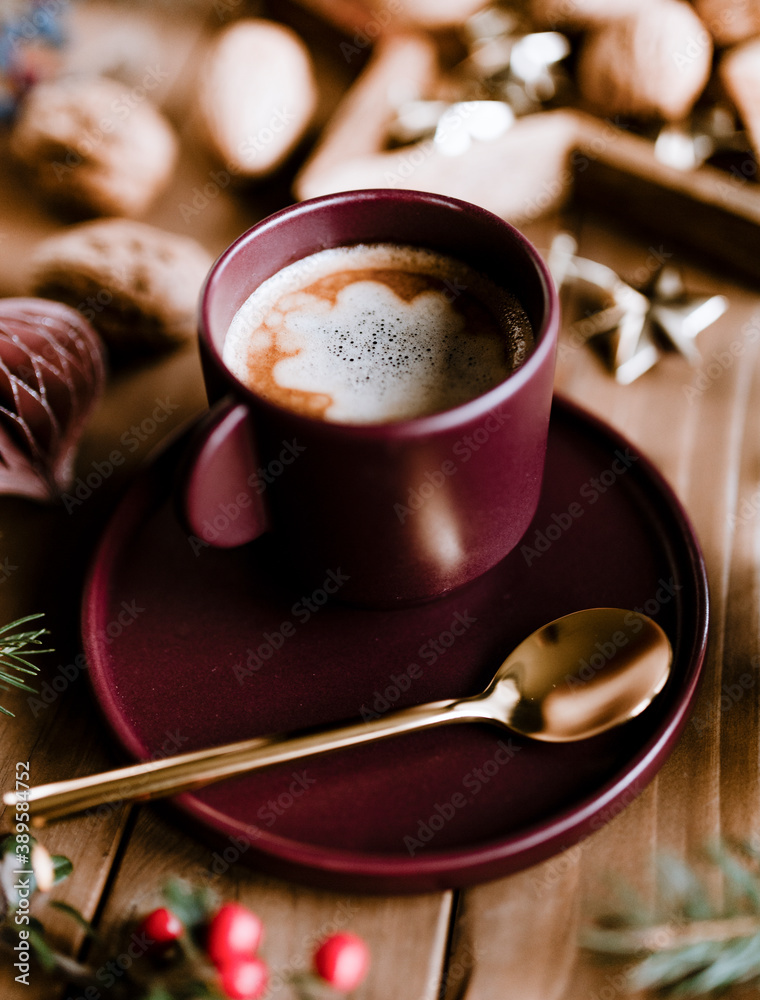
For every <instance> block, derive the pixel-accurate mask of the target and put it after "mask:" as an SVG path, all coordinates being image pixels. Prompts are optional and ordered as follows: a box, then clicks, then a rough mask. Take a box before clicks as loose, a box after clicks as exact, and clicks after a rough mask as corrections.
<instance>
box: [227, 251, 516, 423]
mask: <svg viewBox="0 0 760 1000" xmlns="http://www.w3.org/2000/svg"><path fill="white" fill-rule="evenodd" d="M359 272H361V273H359ZM531 343H532V338H531V332H530V325H529V322H528V320H527V317H526V316H525V314H524V312H523V310H522V307H521V306H520V305H519V303H518V302H517V300H516V299H515V298H514V296H512V295H510V294H509V293H507V292H505V291H503V290H502V289H499V288H498V287H497V286H496V285H495V284H494V283H493V282H491V281H490V280H489V279H487V278H485V277H484V276H482V275H480V274H478V273H477V272H475V271H474V270H472V269H471V268H469V267H466V266H465V265H463V264H461V263H459V262H458V261H454V260H452V259H451V258H448V257H445V256H443V255H441V254H436V253H433V252H431V251H428V250H422V249H418V248H413V247H407V246H403V247H402V246H394V245H390V244H373V245H369V246H367V245H357V246H349V247H337V248H334V249H330V250H323V251H321V252H319V253H316V254H313V255H311V256H310V257H307V258H305V259H304V260H302V261H298V262H296V263H295V264H292V265H291V266H290V267H287V268H284V269H283V270H282V271H280V272H278V273H277V274H276V275H274V276H273V277H272V278H270V279H269V280H268V281H266V282H264V283H263V284H262V285H261V286H260V287H259V288H257V289H256V290H255V291H254V293H253V294H252V295H251V296H250V297H249V298H248V300H247V301H246V302H245V303H244V304H243V306H242V307H241V309H240V310H239V311H238V313H237V314H236V315H235V317H234V319H233V321H232V324H231V325H230V329H229V332H228V334H227V338H226V341H225V345H224V361H225V363H226V364H227V366H228V367H229V368H230V370H231V371H232V372H233V374H234V375H236V377H237V378H239V379H240V380H241V381H242V382H244V383H246V384H247V385H249V386H250V387H251V388H252V389H253V390H254V391H256V392H258V393H260V394H261V395H264V396H266V397H268V398H270V399H272V400H273V401H274V402H277V403H280V404H281V405H283V406H287V407H288V408H290V409H295V410H298V411H300V412H304V413H308V414H310V415H312V416H319V417H322V418H323V419H326V420H330V421H335V422H338V423H385V422H389V421H395V420H403V419H408V418H411V417H415V416H420V415H422V414H427V413H435V412H438V411H440V410H444V409H448V408H450V407H452V406H456V405H458V404H459V403H463V402H466V401H467V400H469V399H472V398H474V397H475V396H478V395H481V394H482V393H483V392H485V391H487V390H488V389H490V388H492V387H493V386H494V385H497V384H498V383H499V382H501V381H502V380H503V379H504V378H506V377H507V376H508V375H509V374H511V372H512V371H513V370H514V369H515V368H516V367H517V366H518V365H519V364H520V363H521V362H522V360H523V358H524V356H525V354H526V353H527V351H528V350H529V349H530V346H531Z"/></svg>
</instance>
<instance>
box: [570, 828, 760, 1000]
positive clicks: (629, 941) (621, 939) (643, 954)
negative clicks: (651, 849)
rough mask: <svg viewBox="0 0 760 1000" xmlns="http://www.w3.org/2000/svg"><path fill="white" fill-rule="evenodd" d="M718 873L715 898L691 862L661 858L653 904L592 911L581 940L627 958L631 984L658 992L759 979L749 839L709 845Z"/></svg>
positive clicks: (711, 991)
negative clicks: (719, 894)
mask: <svg viewBox="0 0 760 1000" xmlns="http://www.w3.org/2000/svg"><path fill="white" fill-rule="evenodd" d="M708 856H709V860H710V862H711V863H712V865H713V867H714V868H717V869H718V870H719V871H720V873H721V874H722V877H723V901H722V903H721V905H720V906H717V905H715V904H714V903H713V902H712V901H711V899H710V894H709V892H708V891H707V889H706V887H705V884H704V881H703V880H702V879H700V878H699V876H698V875H697V873H696V872H695V871H694V869H693V868H692V867H691V866H690V865H687V864H684V863H683V862H682V861H680V860H678V859H675V858H668V859H662V860H661V863H660V865H659V886H658V890H659V891H658V897H659V899H660V900H662V901H663V904H664V905H663V904H661V905H660V906H659V907H657V908H655V909H651V908H647V907H645V906H644V905H643V904H641V902H640V901H638V902H633V896H632V894H631V893H630V891H629V892H628V894H627V895H628V898H627V906H626V908H625V910H624V911H623V912H619V913H615V914H607V915H605V916H603V917H599V918H597V920H596V922H595V925H594V926H593V927H591V928H589V929H588V930H587V931H586V932H584V935H583V937H582V945H583V946H584V947H585V948H587V949H589V950H591V951H593V952H596V953H597V954H598V955H600V956H606V957H607V958H618V959H626V960H627V961H629V963H630V962H632V963H633V964H629V967H628V970H627V973H626V979H627V984H628V987H629V988H630V990H631V992H637V991H640V990H653V991H657V992H659V994H660V995H661V996H663V997H672V998H676V997H700V996H716V995H718V994H720V993H722V992H724V991H725V990H727V989H728V988H729V987H731V986H733V985H736V984H740V983H745V984H746V983H752V982H759V981H760V855H759V854H758V851H757V850H756V849H755V848H754V847H753V846H751V845H750V844H747V843H742V844H737V845H733V846H732V847H730V848H729V847H728V846H727V845H725V844H721V845H719V846H718V847H715V848H713V849H712V850H710V851H709V852H708Z"/></svg>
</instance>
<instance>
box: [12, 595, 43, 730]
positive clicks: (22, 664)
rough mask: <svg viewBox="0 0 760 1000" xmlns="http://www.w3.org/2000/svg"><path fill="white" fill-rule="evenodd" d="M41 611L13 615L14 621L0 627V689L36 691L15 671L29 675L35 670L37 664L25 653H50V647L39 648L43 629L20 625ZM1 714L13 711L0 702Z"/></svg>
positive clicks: (37, 669)
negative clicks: (31, 613)
mask: <svg viewBox="0 0 760 1000" xmlns="http://www.w3.org/2000/svg"><path fill="white" fill-rule="evenodd" d="M42 617H43V615H42V613H41V612H38V613H37V614H34V615H26V616H25V617H24V618H17V619H16V621H13V622H9V623H8V624H7V625H3V626H2V627H1V628H0V689H1V690H3V691H8V690H9V689H10V688H12V687H13V688H20V689H21V690H22V691H29V692H31V693H32V694H36V691H37V689H36V688H33V687H32V686H31V685H30V684H27V682H26V681H25V680H24V678H23V677H20V676H19V674H30V675H32V676H34V675H36V674H37V673H38V672H39V669H40V668H39V664H37V663H33V662H32V661H31V660H30V659H29V657H30V656H39V655H40V653H50V652H52V650H50V649H39V648H37V647H40V646H42V645H43V643H42V637H43V636H45V635H48V631H47V629H44V628H37V629H31V630H28V631H27V630H23V629H20V626H22V625H26V624H27V623H28V622H32V621H36V620H37V619H39V618H42ZM0 713H1V714H2V715H10V716H12V715H13V712H11V711H10V710H9V709H7V708H3V706H2V705H0Z"/></svg>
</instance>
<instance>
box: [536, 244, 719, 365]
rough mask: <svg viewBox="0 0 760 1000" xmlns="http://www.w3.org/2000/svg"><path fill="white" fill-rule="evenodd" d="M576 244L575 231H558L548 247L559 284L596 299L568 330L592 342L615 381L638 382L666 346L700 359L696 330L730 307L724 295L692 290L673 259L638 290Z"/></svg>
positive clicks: (694, 362) (693, 359)
mask: <svg viewBox="0 0 760 1000" xmlns="http://www.w3.org/2000/svg"><path fill="white" fill-rule="evenodd" d="M576 250H577V244H576V242H575V240H574V239H573V237H572V236H570V235H569V234H567V233H560V234H559V235H558V236H557V237H556V238H555V240H554V241H553V243H552V247H551V250H550V252H549V257H548V264H549V269H550V270H551V272H552V275H553V277H554V280H555V283H556V284H557V287H558V288H559V289H562V288H563V287H568V286H569V287H572V288H574V289H575V290H577V291H578V292H579V293H580V294H582V295H584V296H585V297H586V298H587V299H588V300H589V301H593V302H596V303H598V305H597V307H596V308H593V309H590V310H589V311H588V312H587V315H586V317H585V318H584V319H582V320H579V321H577V322H575V323H573V324H572V325H571V327H570V335H571V337H573V338H574V339H575V340H576V341H577V340H580V342H581V343H586V342H587V343H589V344H590V345H591V346H592V347H593V348H594V349H595V350H596V351H597V353H599V354H600V355H601V356H602V358H603V359H604V361H605V362H606V364H607V366H608V368H609V370H610V371H611V372H612V374H613V375H614V376H615V380H616V381H617V382H619V383H620V384H621V385H629V384H630V383H631V382H634V381H635V380H636V379H637V378H639V377H640V376H641V375H643V374H644V372H647V371H649V369H650V368H652V367H653V366H654V365H655V364H656V363H657V362H658V361H659V359H660V357H661V356H662V353H663V351H665V350H675V351H678V353H679V354H681V355H682V356H683V357H684V358H686V360H687V361H688V362H689V363H690V364H692V365H698V364H699V362H700V360H701V355H700V353H699V349H698V348H697V345H696V339H697V336H698V334H700V333H701V332H702V331H703V330H705V329H706V328H707V327H708V326H710V325H711V324H712V323H714V322H715V321H716V320H717V319H718V318H719V317H720V316H722V315H723V313H724V312H725V311H726V309H727V308H728V299H727V298H726V297H725V296H724V295H696V294H693V293H690V292H688V291H687V290H686V287H685V285H684V282H683V277H682V275H681V272H680V271H678V270H677V269H676V268H674V267H671V266H670V265H665V266H662V267H661V268H659V269H658V271H657V272H656V273H655V275H654V277H653V278H652V280H651V282H649V284H648V285H647V286H646V287H644V288H643V289H642V290H638V289H636V288H634V287H633V286H632V285H629V284H627V283H626V282H624V281H623V280H622V278H620V276H619V275H618V274H617V273H616V272H615V271H613V269H612V268H611V267H608V266H607V265H606V264H600V263H598V262H597V261H593V260H588V259H586V258H584V257H578V256H577V254H576Z"/></svg>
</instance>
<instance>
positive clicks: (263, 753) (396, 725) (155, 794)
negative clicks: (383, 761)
mask: <svg viewBox="0 0 760 1000" xmlns="http://www.w3.org/2000/svg"><path fill="white" fill-rule="evenodd" d="M671 661H672V651H671V647H670V643H669V641H668V638H667V636H666V635H665V633H664V632H663V631H662V629H661V628H660V626H659V625H657V624H656V623H655V622H653V621H652V619H651V618H647V617H646V615H642V614H638V613H637V612H634V611H625V610H622V609H620V608H591V609H588V610H585V611H576V612H575V613H574V614H570V615H565V617H564V618H558V619H557V620H556V621H553V622H549V624H548V625H544V626H542V627H541V628H539V629H538V630H537V631H536V632H534V633H533V634H532V635H530V636H528V638H527V639H525V640H524V641H523V642H521V643H520V645H519V646H517V648H516V649H515V650H513V651H512V652H511V653H510V654H509V656H508V657H507V658H506V660H505V661H504V662H503V663H502V665H501V666H500V667H499V669H498V671H497V672H496V676H495V677H494V679H493V680H492V681H491V683H490V684H489V685H488V687H487V688H486V690H485V691H483V692H482V693H481V694H477V695H473V696H472V697H468V698H454V699H450V700H446V701H433V702H428V703H427V704H424V705H416V706H414V707H412V708H403V709H400V710H399V711H395V712H388V713H387V714H386V715H384V716H382V717H380V718H378V719H371V720H369V721H366V722H348V723H344V724H342V725H338V726H335V727H333V728H330V729H311V730H302V731H300V732H297V733H284V734H279V735H275V736H261V737H256V738H255V739H249V740H242V741H240V742H238V743H230V744H227V745H226V746H220V747H212V748H211V749H208V750H195V751H192V752H190V753H183V754H178V755H177V756H175V757H166V758H164V759H163V760H158V761H148V762H147V763H143V764H133V765H131V766H129V767H122V768H119V769H118V770H115V771H108V772H106V773H104V774H92V775H89V776H88V777H84V778H73V779H71V780H68V781H57V782H54V783H52V784H48V785H39V786H38V787H36V788H31V789H29V791H28V792H21V793H17V792H6V793H5V795H4V796H3V801H4V802H5V804H6V805H9V806H14V805H16V804H17V803H20V802H26V803H28V806H29V814H30V816H31V817H32V822H33V825H34V826H43V825H44V824H45V823H46V822H47V821H48V820H51V819H58V818H60V817H62V816H66V815H70V814H71V813H75V812H81V811H82V810H85V809H91V808H93V807H94V806H98V805H102V804H103V803H105V802H116V801H125V800H135V799H152V798H159V797H161V796H164V795H174V794H177V793H178V792H185V791H188V790H189V789H193V788H199V787H200V786H202V785H206V784H209V783H210V782H212V781H218V780H219V779H220V778H227V777H230V776H232V775H235V774H243V773H245V772H247V771H252V770H254V769H255V768H259V767H267V766H268V765H270V764H282V763H285V762H287V761H293V760H297V759H299V758H301V757H305V756H308V755H310V754H318V753H326V752H327V751H329V750H339V749H341V748H343V747H349V746H355V745H356V744H359V743H369V742H370V741H372V740H379V739H384V738H386V737H388V736H398V735H400V734H401V733H409V732H412V731H413V730H415V729H429V728H431V727H432V726H441V725H444V724H446V723H449V722H492V723H496V724H498V725H500V726H506V727H507V728H508V729H511V730H512V731H514V732H516V733H520V734H521V735H523V736H528V737H530V738H531V739H534V740H543V741H546V742H549V743H564V742H570V741H574V740H583V739H586V738H588V737H590V736H595V735H597V733H602V732H604V731H605V730H606V729H611V728H612V727H613V726H618V725H620V724H621V723H623V722H626V721H627V720H628V719H632V718H633V717H634V716H636V715H638V714H639V713H640V712H642V711H643V710H644V709H645V708H646V707H647V705H649V703H650V702H651V701H652V699H653V698H654V696H655V695H656V694H657V693H658V691H660V690H661V689H662V687H663V685H664V684H665V681H666V680H667V678H668V675H669V673H670V665H671Z"/></svg>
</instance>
